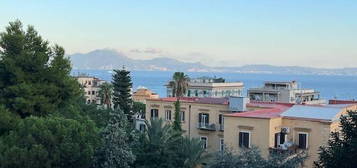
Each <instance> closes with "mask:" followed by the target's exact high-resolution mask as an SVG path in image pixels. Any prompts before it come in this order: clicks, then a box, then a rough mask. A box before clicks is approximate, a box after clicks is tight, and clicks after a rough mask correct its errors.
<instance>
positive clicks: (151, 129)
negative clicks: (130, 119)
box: [135, 119, 205, 168]
mask: <svg viewBox="0 0 357 168" xmlns="http://www.w3.org/2000/svg"><path fill="white" fill-rule="evenodd" d="M146 124H147V130H146V131H145V132H144V133H143V134H142V135H141V136H140V139H139V141H138V142H139V143H138V144H137V145H136V146H135V154H136V156H137V160H136V161H135V167H146V168H163V167H187V168H188V167H195V166H197V165H200V164H201V163H202V162H203V160H204V159H205V157H204V149H202V146H201V142H200V141H199V140H198V139H189V138H187V137H182V136H181V134H180V133H178V132H177V131H175V130H174V129H173V127H172V126H171V125H165V124H164V121H163V120H162V119H157V120H151V121H150V122H147V123H146Z"/></svg>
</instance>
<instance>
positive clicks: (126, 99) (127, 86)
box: [112, 68, 134, 120]
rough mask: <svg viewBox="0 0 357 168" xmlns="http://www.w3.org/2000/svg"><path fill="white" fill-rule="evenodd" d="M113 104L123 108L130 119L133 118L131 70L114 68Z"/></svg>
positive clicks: (115, 106) (115, 107)
mask: <svg viewBox="0 0 357 168" xmlns="http://www.w3.org/2000/svg"><path fill="white" fill-rule="evenodd" d="M112 84H113V87H114V89H113V91H114V92H113V104H114V109H118V108H120V109H121V110H123V112H124V114H125V115H127V117H128V119H129V120H131V118H132V116H133V115H134V114H133V111H132V105H133V102H132V99H131V94H130V91H131V88H132V85H133V84H132V82H131V77H130V71H127V70H125V69H124V68H123V69H122V70H114V74H113V82H112Z"/></svg>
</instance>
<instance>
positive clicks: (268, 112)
mask: <svg viewBox="0 0 357 168" xmlns="http://www.w3.org/2000/svg"><path fill="white" fill-rule="evenodd" d="M247 106H248V107H258V108H263V109H259V110H253V111H247V112H241V113H232V114H226V115H225V116H231V117H247V118H276V117H280V114H281V113H283V112H284V111H286V110H287V109H289V108H290V107H291V106H293V104H288V103H285V104H283V103H249V104H247Z"/></svg>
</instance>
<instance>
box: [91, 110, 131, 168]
mask: <svg viewBox="0 0 357 168" xmlns="http://www.w3.org/2000/svg"><path fill="white" fill-rule="evenodd" d="M127 127H128V125H127V118H126V116H125V115H124V113H123V112H122V111H121V110H116V111H111V112H110V119H109V122H108V125H107V126H106V127H105V129H104V130H103V132H102V139H103V142H102V143H103V144H102V146H101V147H100V149H99V150H98V151H97V153H96V156H95V159H94V166H93V167H95V168H112V167H116V168H129V167H131V166H130V165H131V164H132V163H133V162H134V160H135V156H134V155H133V153H132V151H131V149H130V146H129V143H128V137H129V136H128V135H127V132H126V128H127Z"/></svg>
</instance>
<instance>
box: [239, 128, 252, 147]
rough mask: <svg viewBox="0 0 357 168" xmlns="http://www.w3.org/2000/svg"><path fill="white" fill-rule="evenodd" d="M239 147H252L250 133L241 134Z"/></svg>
mask: <svg viewBox="0 0 357 168" xmlns="http://www.w3.org/2000/svg"><path fill="white" fill-rule="evenodd" d="M239 147H242V148H249V147H250V132H243V131H241V132H239Z"/></svg>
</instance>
